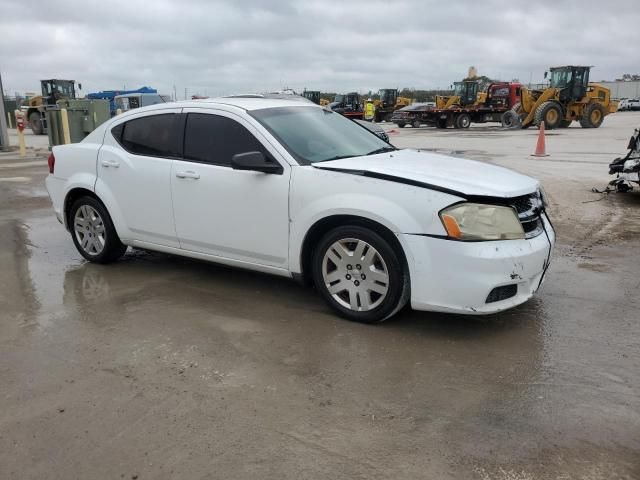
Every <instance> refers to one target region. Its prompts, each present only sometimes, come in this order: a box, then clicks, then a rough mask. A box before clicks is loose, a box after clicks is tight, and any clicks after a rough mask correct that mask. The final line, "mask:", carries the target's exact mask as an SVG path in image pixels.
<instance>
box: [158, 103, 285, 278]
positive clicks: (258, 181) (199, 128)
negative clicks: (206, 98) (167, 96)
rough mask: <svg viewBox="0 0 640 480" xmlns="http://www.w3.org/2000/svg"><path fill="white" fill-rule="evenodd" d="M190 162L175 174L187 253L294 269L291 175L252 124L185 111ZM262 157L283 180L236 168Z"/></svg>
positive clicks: (178, 221) (178, 164) (176, 166)
mask: <svg viewBox="0 0 640 480" xmlns="http://www.w3.org/2000/svg"><path fill="white" fill-rule="evenodd" d="M184 115H186V118H185V129H184V132H185V133H184V154H183V157H184V158H183V159H182V160H174V162H173V167H172V172H171V186H172V195H173V209H174V214H175V225H176V231H177V234H178V237H179V239H180V245H181V248H183V249H185V250H190V251H195V252H200V253H206V254H209V255H215V256H217V257H221V258H227V259H232V260H235V261H239V262H247V263H251V264H254V265H263V266H268V267H275V268H281V269H286V268H287V267H288V248H289V247H288V240H289V177H290V172H291V168H290V166H289V164H287V163H286V161H285V160H284V159H282V157H281V156H280V154H279V153H278V152H277V151H276V150H275V149H274V148H273V146H271V145H270V144H269V142H268V141H267V140H266V139H265V138H264V137H263V136H262V135H261V134H260V133H259V132H258V131H257V130H256V129H255V128H254V127H253V126H252V125H251V124H250V123H249V122H247V121H246V120H245V119H243V118H242V117H240V116H238V115H235V114H233V113H230V112H226V111H221V110H212V109H198V108H193V109H184ZM251 151H261V152H262V153H264V155H265V156H267V157H269V158H270V159H272V160H273V161H276V162H278V163H279V164H281V165H282V167H283V172H282V174H266V173H260V172H253V171H241V170H234V169H232V168H231V157H232V156H233V155H235V154H237V153H246V152H251Z"/></svg>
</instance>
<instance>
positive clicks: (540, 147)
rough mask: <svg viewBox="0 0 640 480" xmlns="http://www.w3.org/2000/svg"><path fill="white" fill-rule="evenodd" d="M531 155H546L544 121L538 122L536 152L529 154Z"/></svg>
mask: <svg viewBox="0 0 640 480" xmlns="http://www.w3.org/2000/svg"><path fill="white" fill-rule="evenodd" d="M531 156H532V157H548V156H549V155H547V147H546V144H545V142H544V121H542V122H540V133H539V134H538V143H537V144H536V152H535V153H533V154H532V155H531Z"/></svg>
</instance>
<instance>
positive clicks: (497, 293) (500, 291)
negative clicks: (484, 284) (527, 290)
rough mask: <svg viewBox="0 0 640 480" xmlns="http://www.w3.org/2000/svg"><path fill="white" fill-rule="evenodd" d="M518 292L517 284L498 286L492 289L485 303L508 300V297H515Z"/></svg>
mask: <svg viewBox="0 0 640 480" xmlns="http://www.w3.org/2000/svg"><path fill="white" fill-rule="evenodd" d="M516 293H518V286H517V285H515V284H513V285H505V286H503V287H496V288H494V289H493V290H491V292H490V293H489V296H488V297H487V301H486V302H485V303H494V302H499V301H501V300H506V299H507V298H511V297H515V296H516Z"/></svg>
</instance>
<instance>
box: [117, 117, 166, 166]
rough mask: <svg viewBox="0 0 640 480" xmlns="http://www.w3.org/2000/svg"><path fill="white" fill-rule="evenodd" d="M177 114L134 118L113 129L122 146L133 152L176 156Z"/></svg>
mask: <svg viewBox="0 0 640 480" xmlns="http://www.w3.org/2000/svg"><path fill="white" fill-rule="evenodd" d="M175 118H176V115H175V114H173V113H165V114H160V115H150V116H148V117H141V118H134V119H133V120H129V121H128V122H125V123H124V124H121V125H118V126H116V127H114V128H113V129H112V130H111V131H112V133H113V136H114V137H115V138H116V140H118V142H119V143H120V145H122V147H123V148H124V149H125V150H126V151H128V152H130V153H133V154H136V155H145V156H151V157H175V156H177V152H176V149H175V146H174V145H175V127H174V121H175Z"/></svg>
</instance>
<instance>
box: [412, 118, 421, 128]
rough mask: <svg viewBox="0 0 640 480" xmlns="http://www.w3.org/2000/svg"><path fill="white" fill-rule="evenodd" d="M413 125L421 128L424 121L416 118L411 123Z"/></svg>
mask: <svg viewBox="0 0 640 480" xmlns="http://www.w3.org/2000/svg"><path fill="white" fill-rule="evenodd" d="M411 126H412V127H413V128H420V127H421V126H422V122H421V121H420V120H414V121H413V122H412V123H411Z"/></svg>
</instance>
